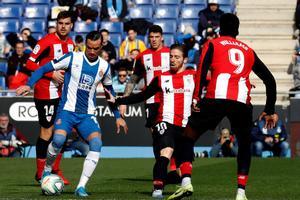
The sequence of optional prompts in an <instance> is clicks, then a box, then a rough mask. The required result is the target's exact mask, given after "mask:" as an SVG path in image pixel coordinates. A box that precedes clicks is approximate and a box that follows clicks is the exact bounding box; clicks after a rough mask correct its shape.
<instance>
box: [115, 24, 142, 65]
mask: <svg viewBox="0 0 300 200" xmlns="http://www.w3.org/2000/svg"><path fill="white" fill-rule="evenodd" d="M136 37H137V32H136V30H135V28H134V27H130V28H129V29H128V31H127V37H126V39H125V40H124V41H123V42H122V43H121V46H120V49H119V57H120V59H123V60H124V59H129V60H130V59H131V58H130V57H131V56H130V52H131V50H133V49H138V50H139V51H140V52H143V51H144V50H146V45H145V43H144V42H143V41H142V40H139V39H137V38H136Z"/></svg>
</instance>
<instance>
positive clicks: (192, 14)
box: [181, 4, 206, 20]
mask: <svg viewBox="0 0 300 200" xmlns="http://www.w3.org/2000/svg"><path fill="white" fill-rule="evenodd" d="M205 7H206V6H204V5H201V4H199V5H184V6H182V8H181V18H182V19H195V20H196V19H197V20H198V18H199V17H198V13H199V11H200V10H202V9H204V8H205Z"/></svg>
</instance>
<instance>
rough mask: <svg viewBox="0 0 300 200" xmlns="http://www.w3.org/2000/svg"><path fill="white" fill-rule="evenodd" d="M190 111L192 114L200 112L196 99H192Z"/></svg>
mask: <svg viewBox="0 0 300 200" xmlns="http://www.w3.org/2000/svg"><path fill="white" fill-rule="evenodd" d="M192 111H193V112H200V108H199V106H198V101H197V100H196V99H193V103H192Z"/></svg>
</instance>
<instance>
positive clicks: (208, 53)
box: [193, 42, 214, 104]
mask: <svg viewBox="0 0 300 200" xmlns="http://www.w3.org/2000/svg"><path fill="white" fill-rule="evenodd" d="M213 51H214V46H213V44H212V43H211V42H208V43H206V44H205V45H204V47H203V49H202V54H201V58H200V62H199V66H198V68H197V72H196V78H195V90H194V95H193V104H197V103H198V102H199V101H200V99H201V94H202V89H203V87H204V86H205V85H206V76H207V72H208V70H209V67H210V65H211V62H212V57H213Z"/></svg>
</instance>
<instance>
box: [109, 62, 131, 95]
mask: <svg viewBox="0 0 300 200" xmlns="http://www.w3.org/2000/svg"><path fill="white" fill-rule="evenodd" d="M128 80H129V76H128V72H127V70H126V68H119V69H118V74H117V76H115V77H114V78H113V88H114V90H115V92H117V93H122V94H123V93H124V90H125V87H126V83H127V81H128Z"/></svg>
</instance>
